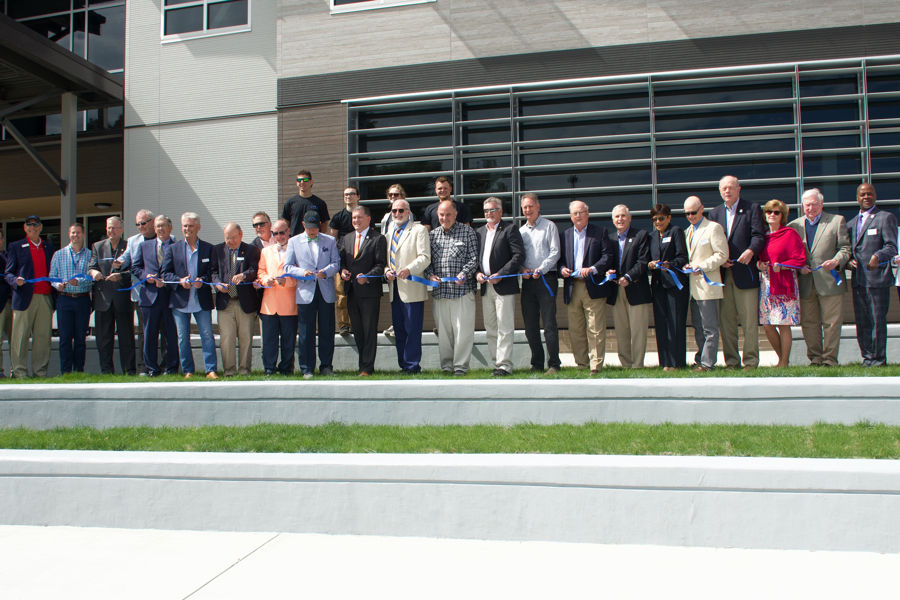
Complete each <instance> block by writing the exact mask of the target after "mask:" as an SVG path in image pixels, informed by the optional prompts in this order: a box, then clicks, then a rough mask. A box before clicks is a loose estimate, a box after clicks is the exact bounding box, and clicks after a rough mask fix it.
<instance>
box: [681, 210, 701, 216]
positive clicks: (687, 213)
mask: <svg viewBox="0 0 900 600" xmlns="http://www.w3.org/2000/svg"><path fill="white" fill-rule="evenodd" d="M699 213H700V211H699V210H686V211H684V214H686V215H687V216H689V217H693V216H694V215H696V214H699Z"/></svg>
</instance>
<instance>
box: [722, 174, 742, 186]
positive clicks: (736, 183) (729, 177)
mask: <svg viewBox="0 0 900 600" xmlns="http://www.w3.org/2000/svg"><path fill="white" fill-rule="evenodd" d="M726 179H734V185H736V186H738V187H741V182H740V181H738V178H737V177H735V176H734V175H726V176H725V177H723V178H722V179H720V180H719V186H720V187H721V186H722V182H723V181H725V180H726Z"/></svg>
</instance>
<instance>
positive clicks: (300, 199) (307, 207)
mask: <svg viewBox="0 0 900 600" xmlns="http://www.w3.org/2000/svg"><path fill="white" fill-rule="evenodd" d="M312 187H313V179H312V173H310V172H309V171H308V170H306V169H300V170H299V171H297V192H298V193H297V195H296V196H294V197H292V198H291V199H290V200H288V201H287V202H285V203H284V210H282V211H281V218H282V219H284V220H285V221H287V222H288V223H290V224H291V237H294V236H295V235H299V234H301V233H303V232H304V229H303V219H304V217H305V215H306V213H308V212H309V211H314V212H316V213H318V214H319V226H320V228H321V231H328V229H327V227H328V221H329V220H330V219H331V217H330V216H329V215H328V205H327V204H325V201H324V200H322V199H321V198H319V197H318V196H316V195H315V194H313V193H312Z"/></svg>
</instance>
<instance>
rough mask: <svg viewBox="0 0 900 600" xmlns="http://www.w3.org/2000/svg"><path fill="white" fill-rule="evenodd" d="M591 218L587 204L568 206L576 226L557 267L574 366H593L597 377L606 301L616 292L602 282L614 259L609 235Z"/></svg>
mask: <svg viewBox="0 0 900 600" xmlns="http://www.w3.org/2000/svg"><path fill="white" fill-rule="evenodd" d="M589 214H590V209H588V205H587V204H585V203H584V202H580V201H577V200H576V201H574V202H571V203H570V204H569V216H570V217H571V219H572V223H573V224H574V225H575V226H574V227H572V228H570V229H567V230H566V232H565V234H564V236H565V240H564V243H563V251H562V257H561V258H560V260H559V264H558V265H557V267H558V268H559V273H560V275H562V276H563V301H564V302H565V303H566V306H567V307H568V316H569V342H570V343H571V344H572V353H573V354H574V355H575V364H576V365H577V366H578V368H579V369H586V368H587V367H588V365H589V364H590V369H591V374H592V375H596V374H597V373H599V372H600V369H602V368H603V361H604V360H605V359H606V299H607V298H608V297H609V295H610V294H612V293H614V292H615V289H614V286H613V285H611V284H610V283H606V284H600V283H599V281H600V278H602V277H604V276H605V274H606V273H607V272H608V271H609V270H610V269H611V268H612V266H613V264H614V262H613V261H614V258H613V250H612V243H611V242H610V241H609V234H607V233H606V230H604V229H600V228H599V227H597V226H596V225H594V224H593V223H588V215H589ZM595 277H596V278H597V280H596V281H595V280H594V278H595Z"/></svg>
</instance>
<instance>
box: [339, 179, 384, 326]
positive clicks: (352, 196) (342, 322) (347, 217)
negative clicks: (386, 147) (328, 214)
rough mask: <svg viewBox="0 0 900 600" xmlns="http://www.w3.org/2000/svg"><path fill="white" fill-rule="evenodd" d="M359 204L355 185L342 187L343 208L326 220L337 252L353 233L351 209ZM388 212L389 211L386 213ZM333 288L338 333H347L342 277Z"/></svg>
mask: <svg viewBox="0 0 900 600" xmlns="http://www.w3.org/2000/svg"><path fill="white" fill-rule="evenodd" d="M357 206H359V190H358V189H356V187H355V186H352V185H350V186H347V187H345V188H344V208H343V209H341V210H340V211H339V212H337V213H336V214H335V215H334V217H332V218H331V221H329V222H328V233H329V235H331V237H333V238H334V239H335V240H336V241H337V247H338V252H341V251H342V250H343V243H344V237H345V236H347V235H349V234H351V233H353V231H354V230H353V211H354V210H356V207H357ZM388 214H390V213H388ZM334 290H335V292H336V293H337V301H336V302H335V303H334V308H335V310H336V311H337V312H336V314H335V317H336V319H337V328H338V333H339V334H341V335H348V334H349V333H350V313H348V312H347V292H346V289H345V284H344V278H343V277H335V278H334Z"/></svg>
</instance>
